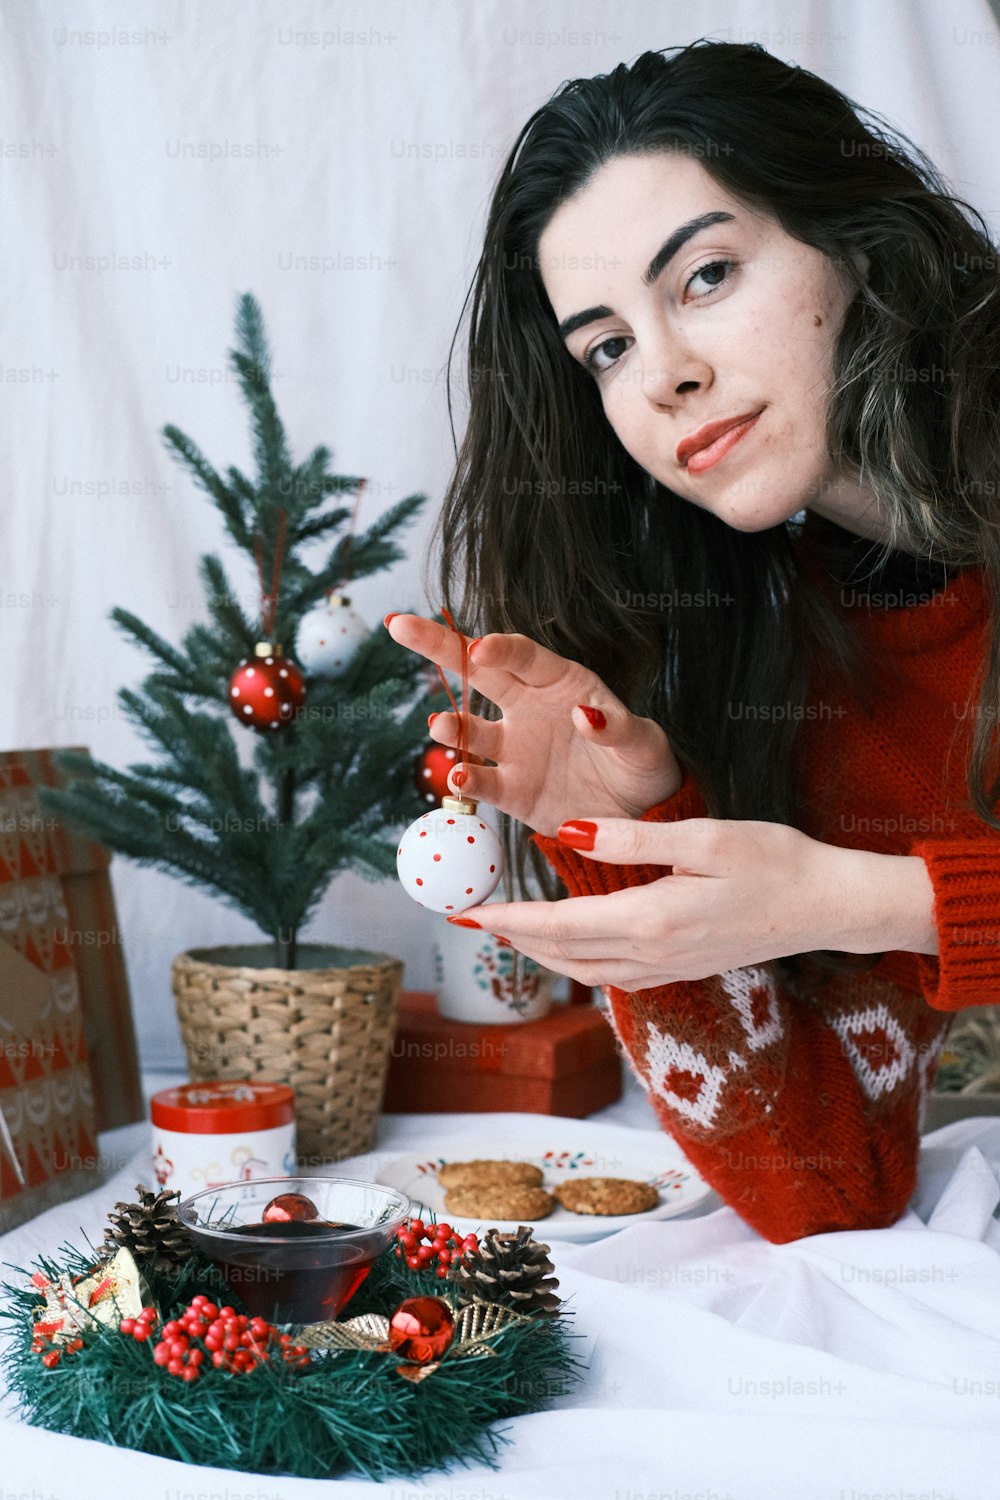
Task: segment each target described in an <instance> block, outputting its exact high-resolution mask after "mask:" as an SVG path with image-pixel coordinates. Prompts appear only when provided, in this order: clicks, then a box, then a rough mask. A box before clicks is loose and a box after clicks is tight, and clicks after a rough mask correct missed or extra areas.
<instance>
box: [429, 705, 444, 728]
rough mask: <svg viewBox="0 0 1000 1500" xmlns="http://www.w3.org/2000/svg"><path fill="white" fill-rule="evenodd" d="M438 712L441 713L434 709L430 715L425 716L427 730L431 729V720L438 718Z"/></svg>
mask: <svg viewBox="0 0 1000 1500" xmlns="http://www.w3.org/2000/svg"><path fill="white" fill-rule="evenodd" d="M440 711H441V710H440V709H435V710H434V712H433V713H432V714H428V715H427V728H428V729H430V727H431V720H432V719H436V718H437V716H438V714H439V713H440Z"/></svg>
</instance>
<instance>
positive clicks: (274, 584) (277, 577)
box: [253, 510, 288, 643]
mask: <svg viewBox="0 0 1000 1500" xmlns="http://www.w3.org/2000/svg"><path fill="white" fill-rule="evenodd" d="M287 524H288V512H287V511H285V510H280V511H279V512H278V536H277V539H276V541H275V544H274V563H273V565H272V568H271V587H270V589H268V588H267V587H266V585H265V583H264V539H263V537H262V536H261V534H260V532H259V531H258V532H257V533H256V534H255V536H254V539H253V552H254V557H255V558H256V559H257V576H258V578H259V579H260V598H261V607H260V618H261V627H262V629H263V631H264V642H265V643H266V642H268V641H272V640H273V639H274V631H275V625H276V623H277V615H278V592H279V589H280V586H281V564H282V560H283V559H284V556H285V529H286V527H287Z"/></svg>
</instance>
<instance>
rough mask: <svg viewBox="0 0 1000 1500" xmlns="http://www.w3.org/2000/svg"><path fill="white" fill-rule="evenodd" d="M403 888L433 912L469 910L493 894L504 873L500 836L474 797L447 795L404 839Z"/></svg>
mask: <svg viewBox="0 0 1000 1500" xmlns="http://www.w3.org/2000/svg"><path fill="white" fill-rule="evenodd" d="M396 870H397V872H398V874H399V878H400V880H401V881H402V884H403V889H404V891H405V892H406V894H407V895H408V896H412V897H413V899H414V901H416V903H417V905H418V906H426V907H428V908H429V909H430V910H431V911H443V912H449V911H463V910H464V909H465V908H466V907H467V906H478V904H479V903H480V902H481V901H485V900H486V898H487V896H492V894H493V892H494V891H495V890H496V888H497V886H498V885H499V883H500V877H501V875H502V874H503V855H502V853H501V849H500V840H499V839H498V838H497V836H496V834H495V833H494V832H493V829H492V828H490V826H489V825H488V824H487V823H485V822H484V821H483V819H482V818H481V817H480V816H479V812H478V809H477V807H476V804H475V802H473V801H472V799H471V798H469V797H445V798H444V800H443V801H442V803H441V806H440V807H435V808H434V809H433V810H432V811H431V812H425V813H424V815H423V816H422V817H420V818H418V819H417V820H416V822H415V823H411V824H410V826H409V828H408V829H407V830H406V832H405V833H404V834H403V837H402V838H401V839H400V841H399V848H398V849H397V851H396Z"/></svg>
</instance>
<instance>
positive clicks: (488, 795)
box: [448, 760, 504, 812]
mask: <svg viewBox="0 0 1000 1500" xmlns="http://www.w3.org/2000/svg"><path fill="white" fill-rule="evenodd" d="M456 772H457V773H458V777H459V780H458V782H456V781H455V775H456ZM448 790H449V792H450V793H451V795H452V796H453V797H472V798H474V800H475V801H476V802H488V803H489V805H490V807H496V808H499V809H500V811H501V812H503V811H504V805H503V797H504V775H503V772H502V771H499V770H497V768H496V767H495V766H473V765H470V764H469V762H468V761H467V760H463V761H459V762H458V763H457V764H455V765H454V766H452V768H451V770H450V771H449V772H448Z"/></svg>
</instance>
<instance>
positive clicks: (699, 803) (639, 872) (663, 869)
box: [531, 770, 709, 896]
mask: <svg viewBox="0 0 1000 1500" xmlns="http://www.w3.org/2000/svg"><path fill="white" fill-rule="evenodd" d="M708 816H709V812H708V808H707V807H706V806H705V802H704V799H703V798H702V795H701V792H700V791H699V790H698V787H697V785H696V783H695V782H694V780H693V779H692V777H691V774H690V772H688V771H686V770H685V771H684V780H683V781H682V782H681V784H680V786H679V787H678V789H677V791H676V792H675V793H674V795H673V796H672V797H668V798H667V799H666V801H664V802H657V803H656V805H655V806H654V807H650V808H647V810H646V811H645V812H644V813H643V814H642V816H641V817H640V818H638V819H637V821H638V822H640V823H679V822H680V821H681V820H682V819H683V818H707V817H708ZM531 840H532V843H534V844H537V845H538V847H539V849H541V851H542V853H543V854H544V855H545V858H546V859H547V860H548V862H549V864H550V865H551V866H552V868H553V869H554V870H555V872H556V874H557V875H558V876H559V879H560V880H561V881H562V883H563V885H564V886H565V887H566V889H567V890H568V891H569V894H570V895H571V896H608V895H610V894H611V892H612V891H620V890H623V889H625V887H627V886H634V885H649V884H650V882H651V881H654V880H661V879H662V878H663V876H664V875H667V874H669V873H670V870H671V868H672V866H670V865H613V864H609V863H608V862H607V861H606V860H602V859H587V858H586V856H585V855H582V854H579V853H577V851H576V850H575V849H568V848H567V847H566V845H565V844H560V842H559V840H558V839H554V838H549V837H548V835H547V834H543V833H533V834H532V835H531Z"/></svg>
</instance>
